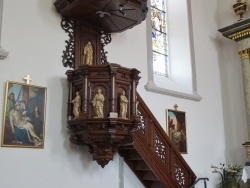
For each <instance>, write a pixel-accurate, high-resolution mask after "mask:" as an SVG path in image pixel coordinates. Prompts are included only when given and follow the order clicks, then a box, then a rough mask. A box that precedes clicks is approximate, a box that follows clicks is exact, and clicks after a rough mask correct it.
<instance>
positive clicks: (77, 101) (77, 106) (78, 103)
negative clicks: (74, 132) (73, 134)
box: [71, 91, 81, 119]
mask: <svg viewBox="0 0 250 188" xmlns="http://www.w3.org/2000/svg"><path fill="white" fill-rule="evenodd" d="M71 103H73V114H74V116H75V117H74V119H76V118H79V114H80V107H81V97H80V94H79V92H78V91H77V92H76V97H75V98H74V99H73V100H72V101H71Z"/></svg>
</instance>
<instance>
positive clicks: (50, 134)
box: [0, 0, 247, 188]
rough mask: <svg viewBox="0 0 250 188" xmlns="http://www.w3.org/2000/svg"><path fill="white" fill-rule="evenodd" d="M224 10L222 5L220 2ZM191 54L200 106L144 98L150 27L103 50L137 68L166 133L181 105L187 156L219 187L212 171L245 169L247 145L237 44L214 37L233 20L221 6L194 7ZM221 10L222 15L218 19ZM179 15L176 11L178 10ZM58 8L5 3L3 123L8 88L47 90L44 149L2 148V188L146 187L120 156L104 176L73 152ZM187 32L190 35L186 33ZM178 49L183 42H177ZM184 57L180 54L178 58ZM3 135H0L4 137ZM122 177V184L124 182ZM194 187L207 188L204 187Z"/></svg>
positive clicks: (82, 151)
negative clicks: (26, 83)
mask: <svg viewBox="0 0 250 188" xmlns="http://www.w3.org/2000/svg"><path fill="white" fill-rule="evenodd" d="M223 2H224V1H223ZM191 3H192V11H193V27H194V28H193V30H194V47H195V60H196V74H197V87H198V93H199V94H200V95H201V96H202V100H201V101H199V102H196V101H190V100H185V99H179V98H175V97H170V96H165V95H161V94H156V93H151V92H147V91H146V90H145V89H144V85H146V83H147V81H148V79H147V76H148V74H147V56H146V54H147V53H148V52H147V47H146V45H147V36H146V23H145V22H143V23H142V24H141V25H139V26H136V27H134V28H133V29H131V30H128V31H126V32H123V33H118V34H113V35H112V42H111V44H109V45H108V46H107V47H106V50H107V51H108V60H109V62H111V63H118V64H121V65H122V66H125V67H129V68H137V69H138V70H140V71H141V74H140V76H141V77H142V78H141V80H140V83H139V86H138V92H139V93H140V95H141V96H142V97H143V99H144V101H145V102H146V104H147V105H148V106H149V108H150V109H151V111H152V112H153V114H154V115H155V117H156V118H157V119H158V121H159V122H160V123H161V125H162V126H163V128H166V127H165V125H166V116H165V111H166V109H167V108H170V109H173V106H174V104H178V106H179V110H181V111H185V112H186V124H187V139H188V154H185V155H183V157H184V158H185V159H186V160H187V162H188V164H189V165H190V166H191V168H192V169H193V171H194V172H195V173H196V175H197V177H208V178H209V179H210V181H209V182H208V187H209V188H214V187H215V185H216V183H218V181H219V176H218V174H212V173H211V171H212V170H211V168H210V166H211V164H214V165H219V163H220V162H227V163H231V164H234V163H237V164H241V165H243V164H244V162H245V160H246V158H245V151H244V148H243V147H242V146H241V144H242V143H243V142H245V141H246V140H247V135H246V130H247V129H246V127H245V126H246V120H245V109H244V100H243V86H242V80H241V67H240V63H239V62H240V59H239V58H238V56H237V54H235V52H236V49H237V47H236V44H235V43H234V42H233V41H229V40H228V39H225V38H223V37H220V33H218V32H217V30H218V29H219V28H222V27H225V26H228V25H230V24H232V23H233V20H234V19H235V16H234V14H233V13H232V11H231V10H230V8H228V7H229V5H230V2H228V5H226V6H225V4H224V3H222V0H220V1H216V0H210V1H205V0H192V2H191ZM219 10H220V11H219ZM176 11H178V7H176ZM60 21H61V19H60V16H59V14H58V13H57V12H56V10H55V8H54V5H53V0H43V1H39V0H26V1H19V0H5V1H4V12H3V24H2V37H1V45H2V46H3V47H4V49H5V50H7V51H8V52H9V53H10V54H9V56H8V57H7V58H6V59H5V60H3V61H0V71H1V74H0V87H1V88H2V89H1V92H0V107H2V109H1V108H0V122H2V119H3V116H2V115H1V114H3V113H1V112H2V110H3V106H4V95H5V82H6V80H11V81H17V82H23V80H22V79H23V77H24V76H25V75H27V74H29V75H31V77H32V84H34V85H41V86H44V87H47V113H46V128H45V147H44V149H25V148H22V149H20V148H3V147H0V166H1V169H2V170H1V171H0V177H1V181H0V187H9V188H12V187H13V188H14V187H17V186H18V187H28V188H29V187H34V186H36V187H37V188H42V187H61V188H66V187H69V186H70V187H76V188H77V187H93V188H99V187H110V188H117V187H119V188H123V187H125V188H140V187H143V186H142V185H141V184H140V182H139V181H138V180H137V178H136V177H135V176H134V175H133V174H132V173H131V171H130V170H129V169H128V168H127V166H126V165H124V174H123V172H121V164H120V162H121V161H120V160H119V157H118V156H117V155H116V156H115V157H114V160H113V161H111V162H110V163H109V164H108V165H107V166H106V167H105V168H104V169H101V167H100V166H99V165H97V163H96V162H93V161H92V159H91V156H90V154H89V153H88V149H87V148H86V147H79V146H76V145H72V144H70V142H69V140H68V138H69V132H68V130H67V128H66V101H67V81H66V76H65V72H66V70H67V68H64V67H63V65H62V63H61V56H62V51H63V50H64V49H65V42H64V41H65V40H67V39H68V37H67V34H66V33H64V31H63V30H62V29H61V27H60ZM183 32H185V31H183ZM177 43H179V45H181V41H177ZM179 54H180V56H181V55H182V53H181V52H180V53H179ZM0 133H1V130H0ZM120 177H122V179H123V180H122V181H123V183H122V184H121V182H120V180H121V179H120ZM197 187H203V182H200V183H199V184H198V185H197Z"/></svg>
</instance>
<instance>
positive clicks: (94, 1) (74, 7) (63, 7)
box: [55, 0, 148, 33]
mask: <svg viewBox="0 0 250 188" xmlns="http://www.w3.org/2000/svg"><path fill="white" fill-rule="evenodd" d="M55 6H56V8H57V10H58V12H59V13H60V14H61V15H62V16H63V17H65V18H69V19H74V20H78V21H82V22H87V23H90V24H92V25H95V26H98V27H100V28H103V29H104V30H105V31H107V32H110V33H113V32H122V31H124V30H126V29H129V28H132V27H134V26H135V25H138V24H140V23H141V22H142V21H143V20H144V19H145V18H146V14H147V11H148V8H147V0H56V1H55Z"/></svg>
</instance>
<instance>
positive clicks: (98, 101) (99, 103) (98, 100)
mask: <svg viewBox="0 0 250 188" xmlns="http://www.w3.org/2000/svg"><path fill="white" fill-rule="evenodd" d="M104 101H105V98H104V96H103V94H102V90H101V89H98V92H97V94H95V97H94V99H93V101H92V104H93V108H94V111H95V115H96V116H95V118H104V113H103V107H104Z"/></svg>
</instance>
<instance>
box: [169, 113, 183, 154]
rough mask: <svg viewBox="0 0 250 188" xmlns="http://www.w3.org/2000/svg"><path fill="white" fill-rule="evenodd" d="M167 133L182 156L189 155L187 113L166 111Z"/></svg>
mask: <svg viewBox="0 0 250 188" xmlns="http://www.w3.org/2000/svg"><path fill="white" fill-rule="evenodd" d="M166 116H167V131H168V136H169V138H170V140H171V141H172V142H173V144H174V145H175V147H176V148H177V149H178V150H179V152H180V153H182V154H187V134H186V112H182V111H177V110H170V109H167V111H166Z"/></svg>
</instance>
